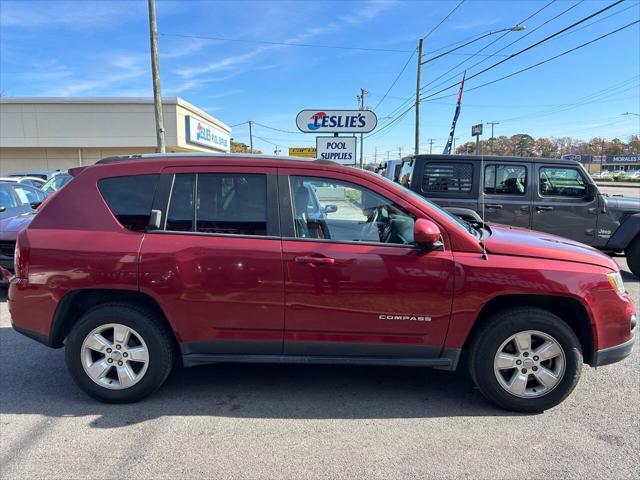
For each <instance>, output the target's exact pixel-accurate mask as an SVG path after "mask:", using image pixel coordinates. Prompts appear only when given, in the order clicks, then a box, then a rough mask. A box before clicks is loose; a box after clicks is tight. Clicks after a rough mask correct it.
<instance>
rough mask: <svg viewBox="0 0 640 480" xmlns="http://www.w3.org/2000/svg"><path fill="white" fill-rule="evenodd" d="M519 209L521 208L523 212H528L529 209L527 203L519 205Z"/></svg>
mask: <svg viewBox="0 0 640 480" xmlns="http://www.w3.org/2000/svg"><path fill="white" fill-rule="evenodd" d="M520 210H522V211H523V212H528V211H529V205H522V206H521V207H520Z"/></svg>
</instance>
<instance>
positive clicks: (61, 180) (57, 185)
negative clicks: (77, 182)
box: [42, 173, 73, 193]
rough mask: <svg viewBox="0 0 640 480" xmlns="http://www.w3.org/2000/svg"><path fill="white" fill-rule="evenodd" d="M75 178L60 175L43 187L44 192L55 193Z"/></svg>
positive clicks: (65, 174) (64, 174) (63, 174)
mask: <svg viewBox="0 0 640 480" xmlns="http://www.w3.org/2000/svg"><path fill="white" fill-rule="evenodd" d="M72 179H73V177H72V176H71V175H69V174H67V173H61V174H60V175H56V176H55V177H53V178H52V179H51V180H49V181H48V182H47V183H45V184H44V185H43V186H42V191H43V192H45V193H53V192H55V191H58V190H60V189H61V188H62V187H64V186H65V185H66V184H67V183H69V182H70V181H71V180H72Z"/></svg>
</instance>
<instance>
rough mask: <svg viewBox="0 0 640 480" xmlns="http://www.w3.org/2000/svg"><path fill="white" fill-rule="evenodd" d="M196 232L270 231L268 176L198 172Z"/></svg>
mask: <svg viewBox="0 0 640 480" xmlns="http://www.w3.org/2000/svg"><path fill="white" fill-rule="evenodd" d="M196 199H197V205H196V231H198V232H202V233H226V234H231V235H266V234H267V178H266V176H265V175H259V174H258V175H256V174H235V173H201V174H198V188H197V195H196Z"/></svg>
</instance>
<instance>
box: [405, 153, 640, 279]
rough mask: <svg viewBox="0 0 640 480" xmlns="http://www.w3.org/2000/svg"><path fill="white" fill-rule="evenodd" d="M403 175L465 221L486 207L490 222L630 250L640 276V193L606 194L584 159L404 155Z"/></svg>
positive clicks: (614, 250)
mask: <svg viewBox="0 0 640 480" xmlns="http://www.w3.org/2000/svg"><path fill="white" fill-rule="evenodd" d="M483 163H484V167H482V164H483ZM482 168H484V178H482V174H481V170H482ZM400 177H401V178H400V182H401V183H402V184H403V185H405V186H407V187H408V188H410V189H411V190H413V191H414V192H416V193H418V194H420V195H423V196H425V197H427V198H428V199H430V200H432V201H434V202H436V203H437V204H438V205H440V206H442V207H444V208H445V209H446V210H448V211H449V212H451V213H454V214H456V215H459V216H461V217H462V218H464V219H465V220H468V221H476V222H478V221H482V214H483V212H484V220H485V221H487V222H493V223H501V224H504V225H512V226H515V227H523V228H530V229H533V230H539V231H541V232H547V233H553V234H556V235H560V236H562V237H566V238H570V239H572V240H576V241H578V242H581V243H585V244H588V245H591V246H593V247H595V248H598V249H600V250H602V251H604V252H608V253H617V252H624V253H625V254H626V256H627V263H628V264H629V268H630V269H631V271H632V272H633V273H634V274H635V275H636V276H640V198H635V197H613V196H606V195H603V194H601V193H600V192H599V190H598V187H597V186H596V184H595V183H594V182H593V180H592V179H591V177H590V176H589V174H588V173H587V171H586V170H585V169H584V168H583V167H582V165H580V163H578V162H575V161H573V160H564V159H563V160H561V159H548V158H520V157H489V156H486V157H484V158H481V157H477V156H467V155H419V156H417V157H407V158H406V159H405V161H404V163H403V165H402V169H401V173H400ZM481 183H482V185H483V187H481Z"/></svg>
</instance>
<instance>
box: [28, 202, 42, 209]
mask: <svg viewBox="0 0 640 480" xmlns="http://www.w3.org/2000/svg"><path fill="white" fill-rule="evenodd" d="M30 205H31V208H33V209H34V210H37V209H38V207H39V206H40V205H42V201H40V202H31V203H30Z"/></svg>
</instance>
